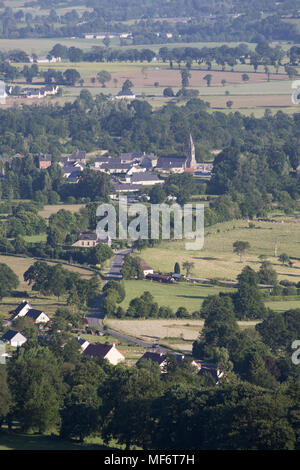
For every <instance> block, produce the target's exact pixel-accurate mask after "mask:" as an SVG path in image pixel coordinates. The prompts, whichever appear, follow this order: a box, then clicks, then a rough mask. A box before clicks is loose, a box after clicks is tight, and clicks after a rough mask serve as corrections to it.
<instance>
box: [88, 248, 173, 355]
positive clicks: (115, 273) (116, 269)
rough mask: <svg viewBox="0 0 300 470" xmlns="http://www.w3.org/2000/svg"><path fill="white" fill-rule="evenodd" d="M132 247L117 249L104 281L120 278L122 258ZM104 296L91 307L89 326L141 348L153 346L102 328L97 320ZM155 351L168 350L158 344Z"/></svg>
mask: <svg viewBox="0 0 300 470" xmlns="http://www.w3.org/2000/svg"><path fill="white" fill-rule="evenodd" d="M132 251H133V249H132V248H129V249H126V250H120V251H118V252H117V253H116V254H115V256H114V257H113V259H112V262H111V265H110V267H109V270H108V272H107V274H106V276H105V281H106V282H108V281H111V280H116V281H119V280H120V279H122V275H121V267H122V265H123V262H124V258H125V256H126V255H127V254H129V253H132ZM103 298H104V294H101V295H99V297H98V299H97V302H96V304H95V306H94V307H93V309H92V311H91V313H90V315H88V317H87V320H88V325H89V326H91V327H93V326H94V327H95V326H96V327H97V328H99V329H100V331H101V332H102V333H104V332H105V333H107V334H109V335H110V336H113V337H114V338H116V339H119V340H121V341H127V342H128V343H132V344H136V345H137V346H141V347H143V348H151V349H152V348H153V347H154V346H153V345H154V343H153V342H149V341H143V340H141V339H137V338H132V337H131V336H127V335H125V334H122V333H117V332H116V331H114V330H110V329H104V327H103V326H102V325H101V324H100V323H99V320H101V319H103V318H104V317H105V315H104V312H103V310H102V307H101V306H102V301H103ZM155 350H156V352H161V353H166V352H167V351H168V350H167V349H166V348H162V347H160V346H156V347H155Z"/></svg>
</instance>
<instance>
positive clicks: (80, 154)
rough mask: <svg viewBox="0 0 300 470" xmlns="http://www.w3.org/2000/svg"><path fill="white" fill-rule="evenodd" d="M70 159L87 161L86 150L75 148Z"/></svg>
mask: <svg viewBox="0 0 300 470" xmlns="http://www.w3.org/2000/svg"><path fill="white" fill-rule="evenodd" d="M70 160H73V161H74V160H75V161H76V162H79V163H85V160H86V152H82V151H81V150H75V151H74V152H72V154H71V156H70Z"/></svg>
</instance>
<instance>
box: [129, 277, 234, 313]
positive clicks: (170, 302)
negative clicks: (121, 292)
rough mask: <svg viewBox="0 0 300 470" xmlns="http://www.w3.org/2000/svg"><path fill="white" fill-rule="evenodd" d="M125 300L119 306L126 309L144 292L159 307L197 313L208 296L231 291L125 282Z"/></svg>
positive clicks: (192, 286) (207, 286)
mask: <svg viewBox="0 0 300 470" xmlns="http://www.w3.org/2000/svg"><path fill="white" fill-rule="evenodd" d="M125 290H126V299H125V300H124V301H123V302H122V304H121V306H122V307H123V308H124V309H127V308H128V305H129V302H130V300H131V299H133V298H135V297H139V296H140V295H142V294H143V292H145V291H149V292H151V294H152V295H153V297H154V300H155V301H156V302H157V303H158V305H159V306H165V305H167V306H169V307H171V308H172V309H173V310H174V311H176V310H177V309H178V308H179V307H185V308H186V309H187V310H189V311H190V312H194V311H199V309H200V307H201V305H202V302H203V300H204V299H205V297H207V296H208V295H217V294H218V293H219V292H220V291H222V292H225V291H226V292H230V291H232V289H229V288H225V287H216V286H209V285H192V284H187V283H179V284H176V285H172V284H161V283H159V282H151V281H146V280H145V281H125Z"/></svg>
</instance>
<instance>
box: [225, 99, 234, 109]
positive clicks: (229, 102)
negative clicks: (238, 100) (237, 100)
mask: <svg viewBox="0 0 300 470" xmlns="http://www.w3.org/2000/svg"><path fill="white" fill-rule="evenodd" d="M232 105H233V101H232V100H228V101H226V106H227V108H229V109H231V108H232Z"/></svg>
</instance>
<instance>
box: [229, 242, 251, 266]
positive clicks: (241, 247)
mask: <svg viewBox="0 0 300 470" xmlns="http://www.w3.org/2000/svg"><path fill="white" fill-rule="evenodd" d="M232 246H233V252H234V253H237V254H238V255H239V257H240V262H242V258H243V255H244V254H245V253H246V251H247V250H249V248H250V243H249V242H244V241H239V240H237V241H236V242H234V243H233V245H232Z"/></svg>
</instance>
